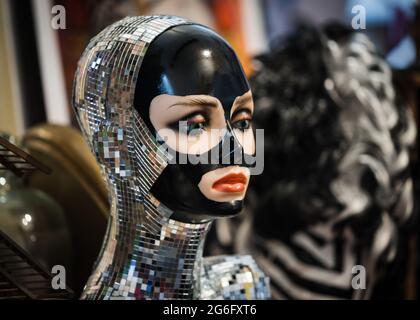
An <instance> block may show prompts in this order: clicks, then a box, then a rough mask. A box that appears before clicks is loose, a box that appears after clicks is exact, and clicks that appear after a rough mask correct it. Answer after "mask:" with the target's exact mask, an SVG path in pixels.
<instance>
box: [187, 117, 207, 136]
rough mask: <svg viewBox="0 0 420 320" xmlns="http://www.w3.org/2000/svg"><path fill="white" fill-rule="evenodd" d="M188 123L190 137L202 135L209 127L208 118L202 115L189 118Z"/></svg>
mask: <svg viewBox="0 0 420 320" xmlns="http://www.w3.org/2000/svg"><path fill="white" fill-rule="evenodd" d="M186 121H187V125H186V131H187V134H188V135H194V136H198V135H201V134H202V133H203V132H204V130H206V128H207V126H208V122H207V119H206V117H205V116H204V115H202V114H200V113H197V114H194V115H192V116H189V117H187V118H186Z"/></svg>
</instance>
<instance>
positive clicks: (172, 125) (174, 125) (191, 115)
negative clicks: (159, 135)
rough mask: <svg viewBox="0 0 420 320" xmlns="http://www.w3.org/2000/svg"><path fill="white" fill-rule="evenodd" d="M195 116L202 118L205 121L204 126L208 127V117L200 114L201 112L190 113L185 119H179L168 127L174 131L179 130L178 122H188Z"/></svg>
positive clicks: (203, 113) (202, 113)
mask: <svg viewBox="0 0 420 320" xmlns="http://www.w3.org/2000/svg"><path fill="white" fill-rule="evenodd" d="M197 115H201V116H203V118H204V119H205V122H204V123H205V125H206V126H209V125H210V119H209V117H208V115H207V114H206V113H205V112H202V111H200V112H197V111H196V112H192V113H190V114H188V115H186V116H185V117H183V118H181V119H179V120H177V121H175V122H173V123H171V124H169V127H170V128H172V129H175V130H179V122H180V121H188V119H190V118H192V117H195V116H197Z"/></svg>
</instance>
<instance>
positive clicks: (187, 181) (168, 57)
mask: <svg viewBox="0 0 420 320" xmlns="http://www.w3.org/2000/svg"><path fill="white" fill-rule="evenodd" d="M203 52H206V53H207V54H203ZM140 74H141V77H139V80H138V82H137V84H136V91H135V98H134V106H135V108H136V110H137V111H138V112H139V114H140V115H141V117H142V118H143V120H144V121H145V122H146V124H147V126H148V127H149V129H150V130H151V132H153V133H156V129H155V128H154V126H153V125H152V123H151V121H150V116H149V107H150V103H151V101H152V100H153V98H155V97H156V96H158V95H161V94H169V95H177V96H186V95H197V94H205V95H210V96H213V97H216V98H217V99H219V101H220V102H221V104H222V106H223V108H224V112H225V119H226V122H227V129H228V130H227V134H226V135H225V136H224V137H223V139H222V140H221V142H220V144H219V145H218V146H216V147H217V148H219V150H222V148H221V144H225V143H229V144H230V150H234V149H233V148H240V150H241V152H236V153H231V155H228V156H229V158H230V160H229V164H191V163H188V164H169V165H168V166H167V167H166V168H165V169H164V171H163V173H162V174H161V176H159V178H158V180H157V181H156V182H155V184H154V185H153V187H152V190H151V191H152V194H153V195H154V196H155V197H156V198H157V199H158V200H160V201H161V202H162V203H164V204H165V205H166V206H168V207H169V208H170V209H172V210H173V211H174V212H175V213H174V216H173V218H174V219H177V220H181V221H186V222H201V221H204V220H209V219H212V218H214V217H220V216H230V215H234V214H236V213H238V212H239V211H240V210H241V209H242V206H243V201H242V200H236V201H231V202H216V201H212V200H209V199H207V198H206V197H205V196H204V195H203V194H202V193H201V191H200V190H199V188H198V183H199V182H200V180H201V177H202V176H203V174H205V173H207V172H209V171H212V170H215V169H218V168H221V167H227V166H230V165H232V164H234V163H238V162H237V161H241V162H242V163H244V157H249V156H250V155H245V154H244V153H243V149H242V146H241V145H240V144H239V142H238V141H237V139H236V138H235V137H234V134H233V130H231V125H230V123H229V119H230V111H231V107H232V105H233V102H234V100H235V99H236V97H238V96H241V95H243V94H244V93H246V92H247V91H249V84H248V82H247V80H246V77H245V75H244V72H243V70H242V67H241V65H240V63H239V61H238V58H237V57H236V54H235V53H234V51H233V49H232V48H231V47H230V46H229V45H228V44H227V42H226V41H225V40H224V39H223V38H221V37H220V36H219V35H217V34H216V33H215V32H213V31H211V30H210V29H207V28H205V27H203V26H199V25H194V24H190V25H181V26H176V27H173V28H171V29H169V30H167V31H165V32H164V33H162V34H161V35H159V36H158V37H157V38H156V39H155V40H154V41H153V42H152V43H151V45H150V46H149V48H148V50H147V52H146V55H145V57H144V59H143V62H142V66H141V69H140ZM216 147H215V148H216ZM174 153H175V154H176V156H179V154H178V153H177V152H175V151H174ZM210 153H211V150H209V151H208V152H207V153H206V154H204V156H206V157H208V159H210ZM234 154H235V155H236V157H238V155H239V156H240V157H241V159H234V158H233V157H234V156H233V155H234ZM223 156H225V155H223V154H220V155H219V158H221V157H223ZM248 162H249V160H248ZM242 166H246V165H245V164H242Z"/></svg>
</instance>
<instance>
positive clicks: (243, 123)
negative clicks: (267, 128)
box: [233, 119, 251, 131]
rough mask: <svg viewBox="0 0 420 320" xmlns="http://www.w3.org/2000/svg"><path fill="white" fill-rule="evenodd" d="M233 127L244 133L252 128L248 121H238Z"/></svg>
mask: <svg viewBox="0 0 420 320" xmlns="http://www.w3.org/2000/svg"><path fill="white" fill-rule="evenodd" d="M233 127H234V128H236V129H239V130H242V131H245V130H246V129H249V128H250V127H251V121H250V120H248V119H244V120H239V121H236V122H235V123H234V124H233Z"/></svg>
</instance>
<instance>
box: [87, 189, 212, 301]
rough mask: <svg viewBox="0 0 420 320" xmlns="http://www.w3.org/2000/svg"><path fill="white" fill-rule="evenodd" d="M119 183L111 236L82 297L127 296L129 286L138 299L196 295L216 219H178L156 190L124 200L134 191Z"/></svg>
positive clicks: (108, 234) (129, 294)
mask: <svg viewBox="0 0 420 320" xmlns="http://www.w3.org/2000/svg"><path fill="white" fill-rule="evenodd" d="M115 187H116V188H115V193H116V195H117V196H113V197H112V199H113V201H112V205H111V215H110V218H109V222H108V231H107V235H106V237H105V240H104V243H103V247H102V252H101V254H100V256H99V259H98V261H97V265H96V268H95V271H94V273H93V274H92V275H91V277H90V279H89V281H88V284H87V286H86V289H85V291H84V293H83V297H84V298H87V299H90V298H91V299H110V298H112V297H113V296H115V297H124V291H127V290H128V297H129V298H130V297H132V298H133V299H194V298H197V297H198V294H199V291H200V288H199V284H200V281H199V278H200V270H201V263H202V255H203V246H204V240H205V237H206V234H207V231H208V230H209V227H210V225H211V222H206V223H201V224H191V223H185V222H179V221H176V220H173V219H171V218H170V216H171V215H172V214H173V212H172V211H171V210H169V209H168V208H167V207H165V206H163V205H162V204H160V203H159V201H157V200H156V199H155V198H154V197H153V196H152V195H151V194H147V195H146V196H145V197H144V198H143V199H132V201H131V202H130V201H127V199H129V198H130V197H126V198H122V195H124V194H127V193H126V192H127V190H130V189H127V186H123V185H119V186H118V185H117V186H115ZM122 188H123V189H122ZM130 191H131V192H130V193H131V198H134V197H135V195H136V193H135V192H134V191H133V190H132V189H131V190H130Z"/></svg>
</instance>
